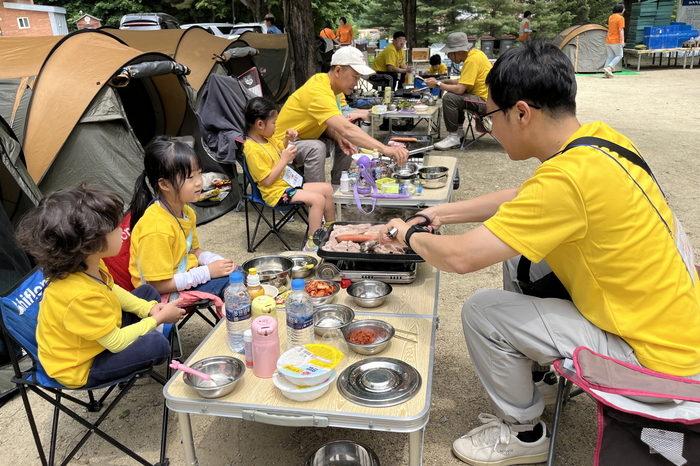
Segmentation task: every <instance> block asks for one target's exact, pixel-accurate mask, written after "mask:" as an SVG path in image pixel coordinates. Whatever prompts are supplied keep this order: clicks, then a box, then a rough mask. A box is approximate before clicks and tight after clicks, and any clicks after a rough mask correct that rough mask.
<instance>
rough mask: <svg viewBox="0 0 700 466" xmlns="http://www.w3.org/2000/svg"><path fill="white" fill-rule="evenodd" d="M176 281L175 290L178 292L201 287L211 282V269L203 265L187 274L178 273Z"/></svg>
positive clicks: (175, 276) (174, 276)
mask: <svg viewBox="0 0 700 466" xmlns="http://www.w3.org/2000/svg"><path fill="white" fill-rule="evenodd" d="M173 278H174V279H175V288H176V289H177V291H182V290H189V289H190V288H192V287H195V286H197V285H201V284H202V283H206V282H208V281H209V280H211V275H210V274H209V267H207V266H206V265H202V266H200V267H195V268H193V269H190V270H188V271H187V272H181V273H176V274H175V275H173Z"/></svg>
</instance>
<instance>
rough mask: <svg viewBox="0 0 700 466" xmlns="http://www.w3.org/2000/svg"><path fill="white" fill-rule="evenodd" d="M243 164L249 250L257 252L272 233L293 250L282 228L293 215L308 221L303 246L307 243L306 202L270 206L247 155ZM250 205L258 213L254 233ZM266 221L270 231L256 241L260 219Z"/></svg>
mask: <svg viewBox="0 0 700 466" xmlns="http://www.w3.org/2000/svg"><path fill="white" fill-rule="evenodd" d="M241 164H242V165H243V173H244V174H245V176H244V178H243V182H244V186H243V193H244V194H245V229H246V238H247V240H248V252H255V250H256V249H257V248H258V246H260V244H261V243H262V242H263V241H265V240H266V239H267V238H268V237H269V236H270V235H273V234H274V235H275V236H277V238H279V240H280V241H281V242H282V244H284V246H285V247H286V248H287V250H289V251H292V250H294V249H297V250H298V249H301V248H292V247H291V246H290V245H289V243H288V242H287V240H285V239H284V237H283V236H282V233H281V230H282V228H283V227H284V226H285V225H286V224H287V222H289V221H290V220H291V219H292V217H295V218H300V219H301V220H302V221H303V222H304V223H306V231H305V232H304V236H303V240H302V243H301V247H303V246H304V244H305V243H306V238H307V237H308V236H309V219H308V212H307V210H306V204H304V203H303V202H293V203H291V204H289V205H285V206H269V205H267V204H266V203H265V201H264V200H263V197H262V194H261V193H260V190H259V189H258V185H257V184H256V183H255V180H253V177H252V176H251V174H250V172H249V171H248V164H247V163H246V160H245V156H243V157H242V160H241ZM248 187H250V193H248ZM248 206H251V207H253V209H254V210H255V212H257V214H258V218H257V219H256V221H255V230H254V231H253V234H252V235H251V233H250V219H249V217H248V211H249V209H248ZM266 208H269V209H270V210H271V211H272V215H271V218H268V217H267V216H266V215H265V209H266ZM277 213H281V214H282V217H281V218H279V219H277V217H276V214H277ZM261 220H262V221H264V222H265V223H266V224H267V226H268V227H269V230H268V232H267V233H266V234H265V236H263V237H262V238H261V239H260V241H258V242H257V243H256V242H255V238H256V237H257V235H258V229H259V227H260V221H261Z"/></svg>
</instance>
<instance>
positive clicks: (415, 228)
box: [403, 225, 430, 249]
mask: <svg viewBox="0 0 700 466" xmlns="http://www.w3.org/2000/svg"><path fill="white" fill-rule="evenodd" d="M413 233H430V230H428V229H427V228H425V227H422V226H419V225H411V227H410V228H409V229H408V231H407V232H406V234H405V235H404V238H403V242H404V243H406V246H408V247H409V248H411V243H410V241H411V236H413ZM411 249H413V248H411Z"/></svg>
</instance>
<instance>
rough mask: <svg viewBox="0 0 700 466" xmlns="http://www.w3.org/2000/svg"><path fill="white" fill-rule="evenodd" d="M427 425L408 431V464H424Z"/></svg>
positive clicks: (415, 465)
mask: <svg viewBox="0 0 700 466" xmlns="http://www.w3.org/2000/svg"><path fill="white" fill-rule="evenodd" d="M424 438H425V427H423V428H422V429H420V430H416V431H414V432H409V433H408V466H421V465H422V464H423V439H424Z"/></svg>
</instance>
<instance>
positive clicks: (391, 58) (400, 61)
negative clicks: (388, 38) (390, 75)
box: [372, 44, 406, 73]
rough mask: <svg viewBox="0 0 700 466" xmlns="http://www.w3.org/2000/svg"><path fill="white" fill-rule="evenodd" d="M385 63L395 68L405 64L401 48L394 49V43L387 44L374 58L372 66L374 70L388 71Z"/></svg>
mask: <svg viewBox="0 0 700 466" xmlns="http://www.w3.org/2000/svg"><path fill="white" fill-rule="evenodd" d="M387 65H393V66H395V67H397V68H403V67H404V66H406V57H404V54H403V50H396V47H395V46H394V44H389V45H387V46H386V48H385V49H384V50H382V51H381V52H379V55H377V58H375V59H374V64H373V65H372V68H374V71H377V72H380V73H382V72H387V71H389V69H388V68H387Z"/></svg>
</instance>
